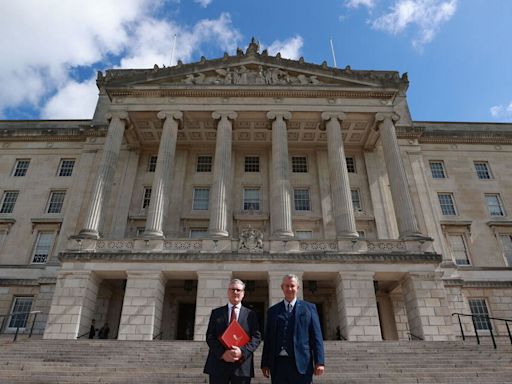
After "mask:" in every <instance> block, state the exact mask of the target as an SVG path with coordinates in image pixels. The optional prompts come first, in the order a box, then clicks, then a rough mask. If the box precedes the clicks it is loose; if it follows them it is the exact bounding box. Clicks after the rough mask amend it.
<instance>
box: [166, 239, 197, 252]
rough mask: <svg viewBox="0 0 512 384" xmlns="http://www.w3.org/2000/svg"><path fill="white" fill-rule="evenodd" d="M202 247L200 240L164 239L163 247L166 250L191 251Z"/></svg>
mask: <svg viewBox="0 0 512 384" xmlns="http://www.w3.org/2000/svg"><path fill="white" fill-rule="evenodd" d="M201 248H202V243H201V241H200V240H166V241H164V249H165V250H167V251H185V252H189V251H193V252H198V251H200V250H201Z"/></svg>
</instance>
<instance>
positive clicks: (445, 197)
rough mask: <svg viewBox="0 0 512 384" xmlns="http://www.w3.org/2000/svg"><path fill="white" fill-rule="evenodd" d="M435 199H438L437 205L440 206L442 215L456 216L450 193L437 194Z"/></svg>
mask: <svg viewBox="0 0 512 384" xmlns="http://www.w3.org/2000/svg"><path fill="white" fill-rule="evenodd" d="M437 197H438V198H439V205H440V206H441V212H442V213H443V215H446V216H449V215H456V214H457V211H456V210H455V204H454V201H453V195H452V194H451V193H438V194H437Z"/></svg>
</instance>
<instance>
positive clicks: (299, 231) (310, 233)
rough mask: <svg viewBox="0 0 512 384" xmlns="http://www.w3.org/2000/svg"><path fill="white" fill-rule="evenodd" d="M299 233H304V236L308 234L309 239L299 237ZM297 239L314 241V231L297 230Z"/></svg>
mask: <svg viewBox="0 0 512 384" xmlns="http://www.w3.org/2000/svg"><path fill="white" fill-rule="evenodd" d="M299 233H302V234H306V233H309V235H310V236H309V237H308V236H306V237H301V236H298V234H299ZM295 238H296V239H297V240H312V239H313V230H311V229H297V230H295Z"/></svg>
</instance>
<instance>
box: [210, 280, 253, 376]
mask: <svg viewBox="0 0 512 384" xmlns="http://www.w3.org/2000/svg"><path fill="white" fill-rule="evenodd" d="M244 293H245V284H244V282H243V281H241V280H238V279H233V280H231V281H230V282H229V287H228V304H227V305H224V306H223V307H219V308H216V309H214V310H213V311H212V313H211V315H210V321H209V323H208V329H207V331H206V342H207V343H208V346H209V347H210V350H209V352H208V358H207V359H206V364H205V367H204V371H203V372H204V373H206V374H208V375H210V384H249V383H250V382H251V377H254V362H253V352H254V351H255V350H256V348H258V345H259V344H260V341H261V332H260V327H259V325H258V317H257V315H256V312H254V311H251V310H250V309H249V308H246V307H244V306H242V299H243V298H244ZM233 319H236V320H237V321H238V322H239V323H240V325H241V326H242V328H243V329H244V330H245V332H246V333H247V335H249V337H250V338H251V340H250V341H249V342H248V343H247V344H246V345H244V346H243V347H240V348H238V347H236V346H233V347H232V348H226V347H225V346H224V345H223V344H222V343H221V342H220V341H219V338H220V337H221V336H222V334H223V333H224V331H225V330H226V328H227V327H228V325H229V323H230V322H231V321H233Z"/></svg>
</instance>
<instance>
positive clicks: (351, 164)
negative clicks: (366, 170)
mask: <svg viewBox="0 0 512 384" xmlns="http://www.w3.org/2000/svg"><path fill="white" fill-rule="evenodd" d="M349 159H350V161H349ZM345 164H347V172H348V173H357V163H356V158H355V157H354V156H345Z"/></svg>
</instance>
